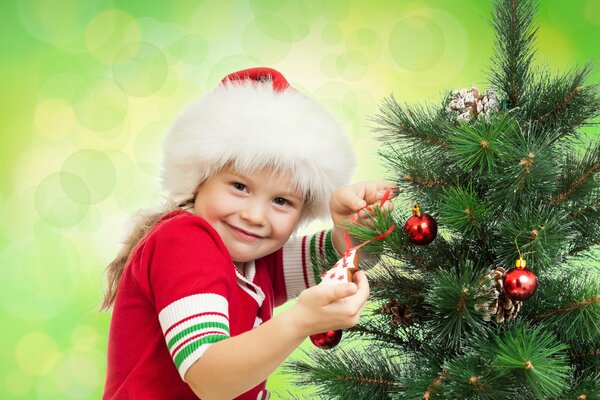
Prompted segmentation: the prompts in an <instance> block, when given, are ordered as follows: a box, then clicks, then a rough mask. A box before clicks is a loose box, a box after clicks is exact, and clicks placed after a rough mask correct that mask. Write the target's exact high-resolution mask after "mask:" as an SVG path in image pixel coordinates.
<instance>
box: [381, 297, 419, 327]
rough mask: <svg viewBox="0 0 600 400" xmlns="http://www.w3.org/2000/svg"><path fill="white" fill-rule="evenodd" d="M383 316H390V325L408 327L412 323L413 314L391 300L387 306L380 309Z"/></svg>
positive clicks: (405, 306)
mask: <svg viewBox="0 0 600 400" xmlns="http://www.w3.org/2000/svg"><path fill="white" fill-rule="evenodd" d="M381 312H382V313H383V314H389V315H391V322H392V325H396V326H397V325H399V324H402V325H406V326H408V325H410V324H412V323H413V312H412V311H411V309H410V307H409V306H408V305H406V304H398V301H397V300H396V299H393V300H391V301H390V302H389V303H388V304H384V305H383V306H382V307H381Z"/></svg>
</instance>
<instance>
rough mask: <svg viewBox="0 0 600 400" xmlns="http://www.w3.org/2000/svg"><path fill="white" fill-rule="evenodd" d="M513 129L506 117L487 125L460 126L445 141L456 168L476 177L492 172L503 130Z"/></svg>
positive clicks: (484, 123) (484, 122)
mask: <svg viewBox="0 0 600 400" xmlns="http://www.w3.org/2000/svg"><path fill="white" fill-rule="evenodd" d="M517 128H518V127H517V126H516V123H515V122H514V121H513V120H511V118H509V117H508V115H506V114H504V115H501V116H500V117H497V118H492V119H491V120H490V121H486V120H482V121H478V122H477V123H476V124H471V123H463V124H460V125H459V126H458V127H457V128H456V129H454V131H453V132H452V134H451V136H450V138H449V140H450V152H451V153H452V155H453V156H454V157H455V158H456V160H457V162H458V164H459V165H460V166H461V167H462V168H463V169H464V170H465V171H467V172H469V173H475V174H476V176H479V175H482V174H484V173H488V174H489V173H493V172H496V161H497V158H498V150H499V147H500V146H501V143H502V137H503V136H505V135H506V133H505V132H506V131H507V130H509V129H512V130H514V129H517Z"/></svg>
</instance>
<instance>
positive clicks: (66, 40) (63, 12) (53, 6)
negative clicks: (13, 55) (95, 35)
mask: <svg viewBox="0 0 600 400" xmlns="http://www.w3.org/2000/svg"><path fill="white" fill-rule="evenodd" d="M110 3H111V0H97V1H80V0H61V1H59V2H57V1H54V0H18V1H17V11H18V15H19V18H20V21H21V23H22V25H23V26H24V27H25V29H27V31H28V32H29V33H30V34H31V35H33V37H35V38H36V39H38V40H41V41H43V42H45V43H49V44H51V45H54V46H56V47H59V48H61V49H63V50H66V51H70V52H78V53H80V52H83V51H85V43H84V39H85V38H84V32H85V28H86V26H87V24H88V23H89V22H90V20H92V18H93V17H94V16H95V15H96V14H98V13H99V12H100V11H101V10H102V9H104V8H106V7H107V5H109V4H110ZM4 12H7V11H6V10H5V11H4Z"/></svg>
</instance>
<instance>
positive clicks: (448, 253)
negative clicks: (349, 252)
mask: <svg viewBox="0 0 600 400" xmlns="http://www.w3.org/2000/svg"><path fill="white" fill-rule="evenodd" d="M535 13H536V4H535V2H534V1H533V0H496V1H495V3H494V11H493V15H492V17H491V19H490V20H491V25H492V27H493V29H494V30H495V32H496V42H495V52H494V55H493V58H492V63H491V67H490V69H489V74H488V79H489V84H490V87H491V89H488V90H485V91H482V92H480V91H478V90H477V89H476V88H471V89H462V90H455V91H453V92H449V93H447V94H445V95H444V96H443V99H442V101H441V102H440V104H437V105H427V106H412V105H406V104H401V103H399V102H398V101H397V100H396V99H395V98H394V97H389V98H388V99H386V100H385V102H384V103H383V104H382V106H381V108H380V112H379V114H378V115H377V116H376V117H375V118H374V120H375V122H376V124H377V128H376V129H375V130H376V132H377V134H378V136H379V137H380V138H381V139H382V141H383V143H384V144H383V146H382V150H381V156H382V157H383V159H384V160H385V163H386V165H387V166H388V167H389V170H390V174H391V175H392V178H393V179H394V180H395V181H396V182H398V185H399V187H400V197H399V199H398V201H396V211H395V212H394V213H393V214H392V215H389V214H386V213H383V212H381V211H379V210H377V209H375V216H374V226H373V227H364V226H350V227H349V229H350V233H351V235H352V236H354V237H355V238H357V239H358V240H359V241H365V240H368V239H370V238H373V237H375V236H377V235H379V234H381V233H382V232H385V231H386V230H387V229H388V228H389V227H390V226H391V225H392V224H395V225H396V227H400V228H401V227H402V226H405V223H406V226H405V229H404V230H403V229H398V228H397V229H396V230H395V231H394V232H393V233H392V234H391V235H390V236H388V237H386V238H385V239H383V240H381V241H377V242H373V243H371V244H370V245H369V247H370V250H371V251H372V252H378V253H380V254H381V257H380V259H379V260H378V262H377V263H374V262H372V261H371V264H374V265H368V264H369V263H368V262H363V267H365V269H368V273H367V275H368V276H369V281H370V284H371V299H370V308H369V309H368V311H367V312H366V314H363V317H361V322H360V323H359V324H358V325H357V326H355V327H354V328H352V329H350V330H347V331H344V338H343V339H342V345H339V346H338V347H336V348H335V349H332V350H319V349H315V350H314V352H311V353H310V354H307V355H306V358H305V359H302V360H299V361H293V362H291V363H289V364H288V366H287V367H288V369H289V370H290V371H291V374H292V375H293V376H295V379H297V381H298V383H299V384H306V385H316V386H317V392H318V394H319V395H320V396H322V397H323V398H338V399H351V398H353V399H388V398H389V399H425V400H434V399H494V400H501V399H511V400H519V399H578V400H592V399H600V266H599V261H598V244H599V243H600V185H599V184H598V175H599V174H598V172H599V171H600V141H599V140H598V139H599V135H598V133H597V132H594V131H593V129H594V127H595V126H597V121H596V120H595V119H596V118H597V117H598V115H599V110H600V96H599V95H598V86H597V85H596V84H589V83H587V82H586V81H587V78H588V76H589V74H590V70H591V67H590V65H586V66H583V67H579V68H575V69H573V70H571V71H569V72H566V73H563V74H558V75H556V74H555V75H553V74H552V73H551V72H550V71H549V70H548V69H547V68H536V67H534V66H533V65H532V62H533V60H534V56H535V43H534V42H535V36H536V28H535V26H534V22H533V21H534V16H535ZM590 127H591V128H590ZM590 138H591V140H590ZM402 200H404V202H405V203H407V204H410V205H412V203H418V206H417V207H414V209H413V211H412V213H413V214H414V215H413V216H412V217H411V210H410V206H406V204H403V202H402ZM436 223H437V227H438V229H439V232H438V234H437V237H435V235H436V233H435V225H436ZM434 237H435V239H433V238H434ZM432 239H433V241H431V240H432ZM430 241H431V243H429V244H426V243H428V242H430ZM369 268H370V269H369ZM353 339H359V340H360V342H359V343H358V344H356V345H354V346H353V341H352V340H353Z"/></svg>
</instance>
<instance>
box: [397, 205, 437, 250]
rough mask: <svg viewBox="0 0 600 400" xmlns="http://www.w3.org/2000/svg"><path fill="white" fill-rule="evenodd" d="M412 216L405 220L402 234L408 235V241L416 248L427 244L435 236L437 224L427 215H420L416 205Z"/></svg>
mask: <svg viewBox="0 0 600 400" xmlns="http://www.w3.org/2000/svg"><path fill="white" fill-rule="evenodd" d="M412 212H413V215H412V217H410V218H409V219H407V220H406V224H404V232H406V234H407V235H408V241H409V242H410V243H412V244H416V245H417V246H424V245H426V244H429V243H431V242H432V241H433V239H435V237H436V236H437V222H436V221H435V219H433V217H432V216H431V215H429V214H421V209H420V208H419V206H418V205H417V204H415V205H414V207H413V209H412Z"/></svg>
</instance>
